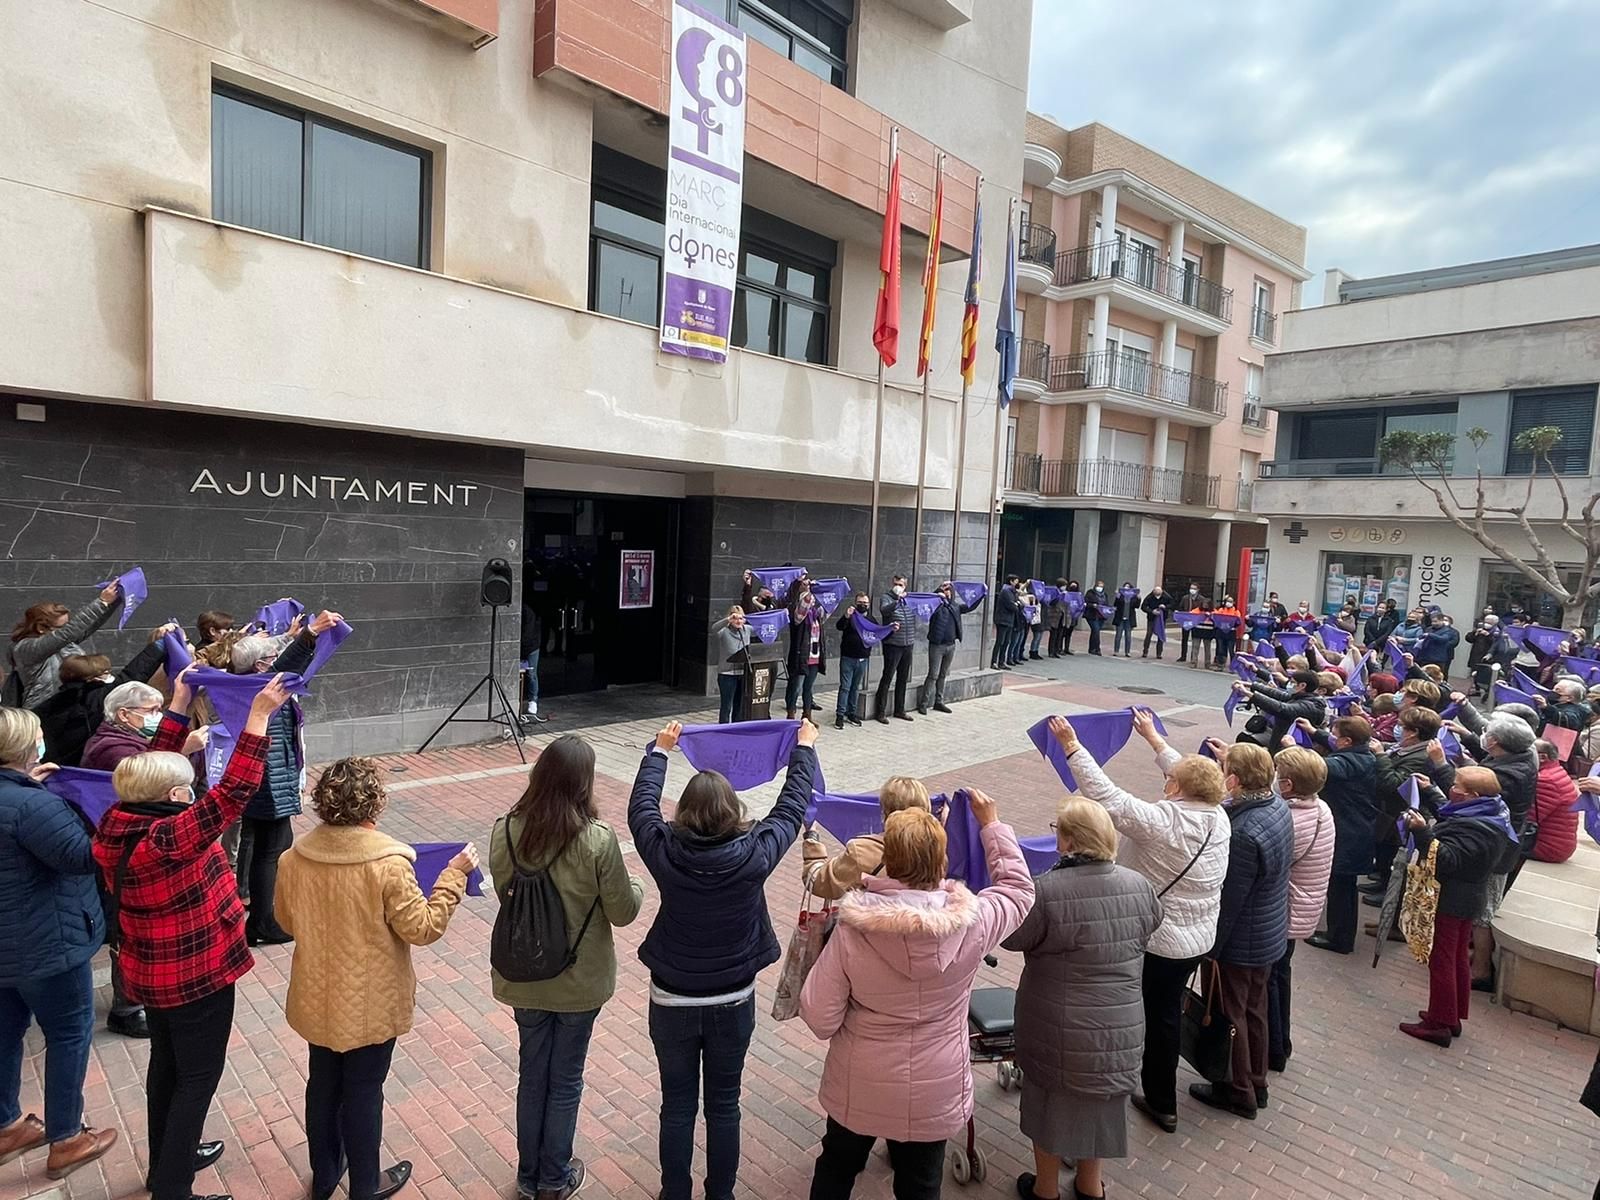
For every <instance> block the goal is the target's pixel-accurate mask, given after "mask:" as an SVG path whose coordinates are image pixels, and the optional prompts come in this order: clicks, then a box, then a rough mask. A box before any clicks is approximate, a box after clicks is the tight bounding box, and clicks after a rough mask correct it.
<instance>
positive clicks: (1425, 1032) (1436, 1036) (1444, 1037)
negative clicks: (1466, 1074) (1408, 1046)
mask: <svg viewBox="0 0 1600 1200" xmlns="http://www.w3.org/2000/svg"><path fill="white" fill-rule="evenodd" d="M1400 1032H1401V1033H1403V1034H1405V1035H1407V1036H1408V1037H1414V1038H1416V1039H1417V1040H1418V1041H1420V1042H1432V1043H1433V1044H1434V1045H1435V1046H1440V1047H1443V1048H1444V1049H1446V1050H1448V1049H1450V1031H1449V1030H1448V1029H1446V1028H1445V1027H1444V1026H1443V1025H1435V1024H1433V1022H1431V1021H1419V1022H1417V1023H1416V1024H1414V1025H1408V1024H1406V1023H1405V1022H1401V1025H1400Z"/></svg>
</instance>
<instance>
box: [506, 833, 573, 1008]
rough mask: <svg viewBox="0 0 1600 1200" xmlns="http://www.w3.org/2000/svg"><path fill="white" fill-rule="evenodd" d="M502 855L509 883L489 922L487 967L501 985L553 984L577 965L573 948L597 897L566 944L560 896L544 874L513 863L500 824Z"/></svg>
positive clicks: (511, 844)
mask: <svg viewBox="0 0 1600 1200" xmlns="http://www.w3.org/2000/svg"><path fill="white" fill-rule="evenodd" d="M506 849H507V851H509V852H510V855H511V883H510V884H509V886H507V888H506V891H505V896H504V897H503V899H502V900H501V903H500V912H499V914H498V915H497V916H496V917H495V919H494V934H493V936H492V937H491V938H490V940H489V965H490V966H492V967H493V968H494V969H495V970H496V971H497V972H499V974H500V978H502V979H504V980H505V981H506V982H507V983H537V982H539V981H540V980H544V979H554V978H555V977H556V976H557V975H560V974H561V973H562V972H563V971H565V970H567V969H568V968H569V967H571V966H572V964H573V963H575V962H577V961H578V946H579V944H580V943H582V941H583V935H584V934H586V933H587V932H589V922H590V921H591V920H592V919H593V918H594V910H595V908H596V907H598V905H599V904H600V897H599V896H596V897H595V898H594V903H593V904H591V905H589V913H588V915H587V916H585V917H584V918H583V927H582V928H581V929H579V930H578V937H577V940H576V941H574V942H572V943H570V944H569V943H568V941H567V910H566V908H565V907H564V906H563V905H562V903H561V892H560V891H559V890H558V889H557V888H556V884H555V880H553V879H551V878H550V871H549V869H548V868H546V867H541V868H539V869H538V870H536V871H528V870H525V869H524V868H523V866H522V864H521V863H520V862H518V861H517V844H516V839H515V838H513V837H512V836H511V823H510V821H507V822H506ZM559 857H560V855H556V858H559ZM551 861H552V862H553V861H554V859H552V860H551Z"/></svg>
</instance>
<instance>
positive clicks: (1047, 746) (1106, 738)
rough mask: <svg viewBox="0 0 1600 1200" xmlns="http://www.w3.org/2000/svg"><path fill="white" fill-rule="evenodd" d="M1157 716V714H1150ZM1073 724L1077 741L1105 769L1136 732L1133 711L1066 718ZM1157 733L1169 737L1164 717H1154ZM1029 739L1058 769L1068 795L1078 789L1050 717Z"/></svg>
mask: <svg viewBox="0 0 1600 1200" xmlns="http://www.w3.org/2000/svg"><path fill="white" fill-rule="evenodd" d="M1151 715H1152V716H1155V714H1154V713H1152V714H1151ZM1067 720H1068V721H1069V722H1071V724H1072V728H1073V730H1074V732H1076V733H1077V735H1078V742H1079V744H1080V745H1082V746H1083V748H1084V749H1085V750H1087V751H1088V752H1089V756H1090V757H1091V758H1093V759H1094V761H1095V762H1096V763H1099V764H1100V765H1101V766H1104V765H1105V764H1106V763H1107V762H1109V761H1110V760H1111V759H1113V758H1115V757H1116V756H1117V753H1118V752H1119V751H1120V750H1121V749H1122V748H1123V747H1124V746H1126V745H1127V744H1128V738H1129V737H1130V736H1131V735H1132V733H1133V709H1132V708H1114V709H1111V710H1109V711H1107V712H1089V713H1075V714H1073V715H1071V716H1068V717H1067ZM1155 723H1156V732H1158V733H1160V734H1161V735H1162V736H1163V737H1165V736H1166V732H1167V731H1166V728H1165V727H1164V726H1163V725H1162V724H1161V718H1160V717H1156V718H1155ZM1028 738H1029V740H1030V741H1032V742H1033V745H1034V748H1035V749H1036V750H1038V751H1039V753H1040V754H1042V755H1043V756H1044V758H1045V760H1046V761H1047V762H1048V763H1049V764H1050V765H1051V766H1052V767H1054V768H1055V769H1056V774H1057V775H1058V776H1060V778H1061V782H1062V783H1064V784H1066V786H1067V790H1068V791H1069V792H1075V791H1077V790H1078V781H1077V780H1076V779H1075V778H1074V777H1073V774H1072V769H1071V768H1070V767H1069V766H1068V765H1067V755H1066V752H1065V751H1063V750H1062V749H1061V743H1060V742H1058V741H1056V739H1055V736H1054V735H1053V734H1052V733H1051V732H1050V718H1049V717H1046V718H1045V719H1044V720H1042V721H1039V722H1037V723H1036V724H1034V725H1033V726H1031V727H1030V728H1029V730H1028Z"/></svg>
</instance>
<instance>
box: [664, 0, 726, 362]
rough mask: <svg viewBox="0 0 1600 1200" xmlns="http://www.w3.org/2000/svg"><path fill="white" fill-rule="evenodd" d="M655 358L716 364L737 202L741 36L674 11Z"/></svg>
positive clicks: (678, 7) (689, 11) (692, 8)
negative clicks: (658, 335) (658, 354)
mask: <svg viewBox="0 0 1600 1200" xmlns="http://www.w3.org/2000/svg"><path fill="white" fill-rule="evenodd" d="M671 76H672V98H671V107H670V108H669V110H668V114H667V116H668V143H669V150H668V161H667V220H666V235H665V238H666V256H665V261H664V264H663V266H664V272H663V276H664V277H663V280H662V287H661V349H662V350H663V351H665V352H666V353H668V354H681V355H685V356H687V357H690V358H702V359H709V360H710V361H712V362H719V363H720V362H723V361H725V360H726V359H727V357H728V339H729V336H730V335H731V333H732V331H733V303H734V294H735V288H736V285H737V280H738V270H739V211H740V205H741V204H742V203H743V201H744V112H745V44H744V34H742V33H740V32H739V30H737V29H735V28H734V27H733V26H732V25H729V24H728V23H727V22H726V21H723V20H721V19H720V18H718V17H715V16H713V15H711V14H710V13H709V12H707V11H705V10H704V9H702V8H700V7H698V6H697V5H694V4H689V3H685V0H677V2H676V3H675V4H673V6H672V70H671Z"/></svg>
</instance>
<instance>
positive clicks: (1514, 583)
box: [1477, 559, 1600, 629]
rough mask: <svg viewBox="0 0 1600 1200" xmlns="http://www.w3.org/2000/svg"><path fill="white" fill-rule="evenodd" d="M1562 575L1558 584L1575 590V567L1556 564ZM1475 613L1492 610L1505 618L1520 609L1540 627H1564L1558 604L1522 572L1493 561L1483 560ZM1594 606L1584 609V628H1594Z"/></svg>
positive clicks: (1593, 604)
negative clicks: (1514, 608) (1513, 608)
mask: <svg viewBox="0 0 1600 1200" xmlns="http://www.w3.org/2000/svg"><path fill="white" fill-rule="evenodd" d="M1557 565H1558V568H1559V570H1560V571H1561V580H1562V582H1563V583H1565V584H1566V585H1567V587H1568V588H1576V587H1577V586H1578V571H1579V569H1578V567H1576V566H1569V565H1568V564H1566V563H1559V564H1557ZM1479 580H1480V582H1479V584H1478V586H1479V589H1480V591H1479V596H1478V609H1477V611H1479V612H1481V611H1483V609H1485V608H1490V609H1493V610H1494V611H1495V612H1497V613H1499V614H1501V615H1502V616H1504V615H1505V614H1506V613H1509V612H1510V611H1511V609H1512V607H1513V606H1515V607H1518V608H1521V609H1523V610H1525V611H1526V612H1528V613H1530V614H1532V616H1533V619H1534V620H1535V621H1536V622H1537V623H1538V624H1540V625H1548V626H1551V627H1552V628H1555V629H1560V628H1562V627H1563V626H1564V625H1565V622H1564V621H1563V620H1562V609H1561V601H1559V600H1557V599H1556V598H1555V597H1554V596H1553V595H1551V594H1550V593H1549V592H1547V591H1545V590H1544V589H1543V588H1540V587H1536V586H1534V584H1533V583H1532V582H1531V581H1530V580H1529V579H1528V577H1527V576H1526V575H1524V574H1523V573H1522V572H1521V571H1519V570H1517V569H1516V568H1515V567H1513V566H1510V565H1508V564H1506V563H1503V562H1499V561H1498V560H1495V559H1485V560H1483V567H1482V571H1481V574H1480V575H1479ZM1597 607H1600V606H1597V602H1595V601H1590V602H1589V605H1588V607H1587V608H1585V609H1584V625H1585V626H1586V627H1588V628H1593V626H1594V622H1595V617H1596V609H1597Z"/></svg>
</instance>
